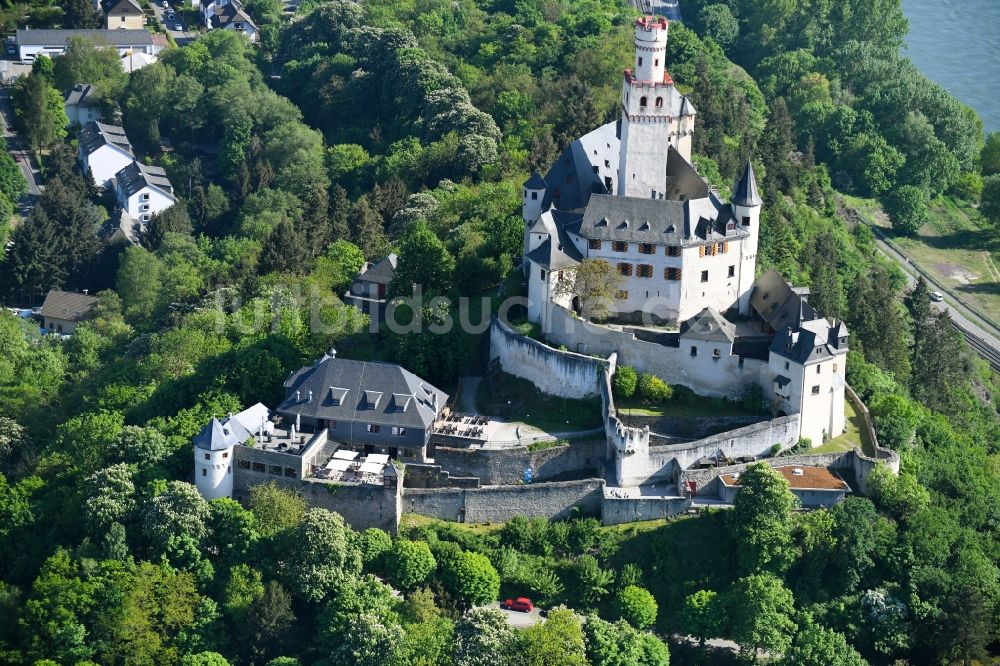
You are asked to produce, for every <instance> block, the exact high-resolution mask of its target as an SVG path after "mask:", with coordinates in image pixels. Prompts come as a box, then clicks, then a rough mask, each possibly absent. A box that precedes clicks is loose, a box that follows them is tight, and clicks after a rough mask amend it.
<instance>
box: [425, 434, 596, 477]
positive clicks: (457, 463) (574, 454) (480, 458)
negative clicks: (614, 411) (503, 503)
mask: <svg viewBox="0 0 1000 666" xmlns="http://www.w3.org/2000/svg"><path fill="white" fill-rule="evenodd" d="M606 451H607V443H606V441H605V440H604V439H603V438H602V439H594V440H582V441H573V442H569V443H568V444H560V445H558V446H553V447H551V448H547V449H540V450H538V451H529V450H528V448H527V447H523V446H522V447H516V448H509V449H464V448H463V449H454V448H448V447H438V448H437V449H436V450H435V452H434V464H435V465H440V466H441V467H442V468H443V469H446V470H448V472H449V473H451V474H452V475H453V476H461V477H477V478H478V479H479V481H480V484H481V485H486V486H495V485H504V484H511V483H520V482H521V481H522V480H523V478H524V470H525V469H526V468H528V467H530V468H531V469H532V478H533V479H534V480H535V481H545V480H547V479H556V478H566V477H568V476H576V477H578V478H579V477H594V476H601V475H602V474H603V472H604V467H605V464H606ZM407 469H409V467H407Z"/></svg>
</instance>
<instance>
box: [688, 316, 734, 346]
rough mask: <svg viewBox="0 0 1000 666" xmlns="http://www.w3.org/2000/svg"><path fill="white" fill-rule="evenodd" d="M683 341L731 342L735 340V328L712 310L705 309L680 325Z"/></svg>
mask: <svg viewBox="0 0 1000 666" xmlns="http://www.w3.org/2000/svg"><path fill="white" fill-rule="evenodd" d="M681 338H682V339H684V340H705V341H709V342H732V341H733V340H735V339H736V326H734V325H733V323H732V322H730V321H726V319H725V318H724V317H723V316H722V315H720V314H719V313H718V312H716V311H715V310H714V309H712V308H705V309H703V310H702V311H701V312H699V313H698V314H696V315H695V316H693V317H691V318H690V319H688V320H687V321H686V322H684V323H683V324H681Z"/></svg>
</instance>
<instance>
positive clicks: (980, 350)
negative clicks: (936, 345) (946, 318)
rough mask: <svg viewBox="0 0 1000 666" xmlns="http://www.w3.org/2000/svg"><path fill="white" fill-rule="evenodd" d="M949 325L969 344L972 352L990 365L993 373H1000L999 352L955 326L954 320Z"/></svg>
mask: <svg viewBox="0 0 1000 666" xmlns="http://www.w3.org/2000/svg"><path fill="white" fill-rule="evenodd" d="M951 325H952V326H954V327H955V330H957V331H958V332H959V333H961V334H962V337H964V338H965V341H966V342H967V343H968V344H969V346H970V347H971V348H972V350H973V351H974V352H976V353H977V354H979V356H980V357H981V358H983V359H985V360H986V361H987V362H988V363H989V364H990V367H991V368H993V372H1000V351H997V350H996V349H994V348H993V347H991V346H990V345H988V344H987V343H986V342H985V341H983V339H982V338H980V337H979V336H978V335H975V334H974V333H970V332H969V331H967V330H965V329H964V328H962V327H961V326H959V325H958V324H956V323H955V322H954V320H952V322H951Z"/></svg>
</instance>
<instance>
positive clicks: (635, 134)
mask: <svg viewBox="0 0 1000 666" xmlns="http://www.w3.org/2000/svg"><path fill="white" fill-rule="evenodd" d="M666 57H667V19H665V18H655V17H652V16H645V17H643V18H641V19H637V20H636V22H635V66H634V67H633V68H632V69H626V70H625V75H624V80H623V83H622V98H621V104H622V120H621V154H620V157H619V160H618V192H617V194H618V195H619V196H627V197H643V198H650V197H652V198H654V199H662V198H663V197H664V194H665V192H666V189H667V188H666V172H667V154H668V150H667V148H668V146H674V147H675V148H676V149H677V152H679V153H680V154H681V155H682V156H683V157H684V159H686V160H688V161H690V160H691V135H692V133H693V131H694V114H695V112H694V107H693V106H692V105H691V104H690V103H689V102H688V100H687V97H685V96H684V95H681V94H680V92H678V91H677V89H676V88H675V87H674V82H673V79H671V78H670V74H668V73H667V70H666Z"/></svg>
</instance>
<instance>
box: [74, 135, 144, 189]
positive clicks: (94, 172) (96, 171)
mask: <svg viewBox="0 0 1000 666" xmlns="http://www.w3.org/2000/svg"><path fill="white" fill-rule="evenodd" d="M77 159H78V160H79V161H80V168H81V169H83V172H84V173H87V172H88V171H89V172H90V175H91V177H92V178H93V179H94V184H95V185H97V186H98V187H109V186H110V185H111V179H112V178H114V176H115V174H116V173H118V172H119V171H121V170H122V169H124V168H125V167H126V166H128V165H129V164H131V163H133V162H134V161H135V152H134V151H133V150H132V144H131V143H130V142H129V140H128V137H127V136H125V129H124V128H122V127H119V126H118V125H107V124H105V123H102V122H100V121H97V120H92V121H90V122H88V123H87V124H86V125H84V126H83V129H82V130H80V136H79V140H78V145H77Z"/></svg>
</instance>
